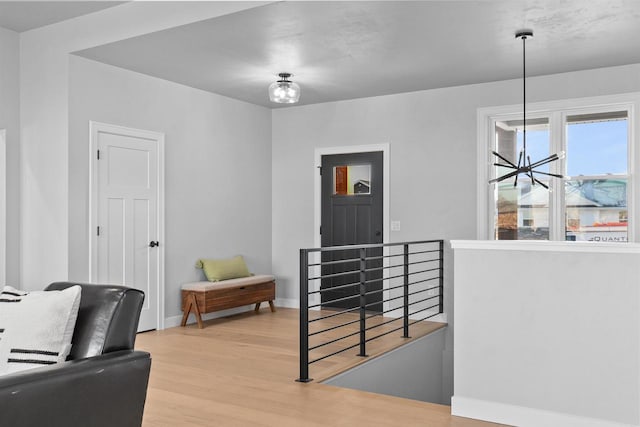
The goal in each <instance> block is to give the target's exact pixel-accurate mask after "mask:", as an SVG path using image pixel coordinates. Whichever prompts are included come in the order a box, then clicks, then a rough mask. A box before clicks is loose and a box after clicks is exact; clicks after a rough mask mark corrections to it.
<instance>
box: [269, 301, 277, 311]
mask: <svg viewBox="0 0 640 427" xmlns="http://www.w3.org/2000/svg"><path fill="white" fill-rule="evenodd" d="M269 308H270V309H271V312H272V313H275V312H276V307H275V306H274V305H273V300H270V301H269Z"/></svg>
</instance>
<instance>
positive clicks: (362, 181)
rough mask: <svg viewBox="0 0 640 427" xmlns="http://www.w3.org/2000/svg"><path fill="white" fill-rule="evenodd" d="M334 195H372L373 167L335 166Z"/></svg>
mask: <svg viewBox="0 0 640 427" xmlns="http://www.w3.org/2000/svg"><path fill="white" fill-rule="evenodd" d="M333 194H337V195H343V196H346V195H349V196H351V195H354V194H371V165H348V166H335V167H334V168H333Z"/></svg>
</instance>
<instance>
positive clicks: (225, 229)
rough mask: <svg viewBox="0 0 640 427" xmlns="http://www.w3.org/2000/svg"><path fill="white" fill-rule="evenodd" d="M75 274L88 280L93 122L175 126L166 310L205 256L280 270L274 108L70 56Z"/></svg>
mask: <svg viewBox="0 0 640 427" xmlns="http://www.w3.org/2000/svg"><path fill="white" fill-rule="evenodd" d="M69 76H70V82H69V84H70V86H69V122H70V123H69V136H70V140H69V278H70V279H71V280H87V279H88V265H89V259H88V253H87V249H88V245H89V241H88V215H89V213H88V194H89V181H88V177H89V137H88V135H89V127H88V126H89V121H90V120H94V121H100V122H105V123H111V124H116V125H122V126H128V127H133V128H139V129H147V130H152V131H158V132H163V133H165V182H166V188H165V205H166V210H165V223H166V229H165V230H166V234H165V236H166V242H164V247H165V261H166V266H165V293H166V294H165V295H166V301H165V315H166V317H171V316H176V315H178V314H179V313H180V305H179V289H180V285H181V284H182V283H184V282H189V281H194V280H202V278H203V276H202V273H201V271H200V270H196V269H195V268H194V263H195V261H196V260H197V259H198V258H201V257H212V258H213V257H229V256H233V255H236V254H242V255H244V256H245V258H246V260H247V263H248V265H249V268H250V270H251V271H254V272H258V273H267V274H268V273H270V272H271V162H270V158H271V112H270V110H269V109H266V108H263V107H258V106H255V105H251V104H247V103H244V102H240V101H235V100H232V99H229V98H226V97H222V96H219V95H214V94H211V93H208V92H204V91H201V90H196V89H192V88H189V87H186V86H183V85H179V84H176V83H171V82H168V81H164V80H161V79H156V78H152V77H148V76H145V75H142V74H138V73H134V72H131V71H127V70H123V69H120V68H116V67H112V66H108V65H105V64H101V63H98V62H94V61H89V60H86V59H83V58H79V57H75V56H70V70H69Z"/></svg>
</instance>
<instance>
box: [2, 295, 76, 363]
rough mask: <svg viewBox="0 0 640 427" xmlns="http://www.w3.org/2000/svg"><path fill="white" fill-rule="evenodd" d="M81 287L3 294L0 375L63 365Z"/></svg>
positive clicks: (74, 322) (69, 347) (69, 349)
mask: <svg viewBox="0 0 640 427" xmlns="http://www.w3.org/2000/svg"><path fill="white" fill-rule="evenodd" d="M80 290H81V288H80V286H72V287H70V288H67V289H64V290H62V291H35V292H25V291H21V290H18V289H14V288H12V287H11V286H5V287H4V289H3V290H2V292H1V293H0V375H3V374H9V373H12V372H17V371H21V370H24V369H31V368H36V367H39V366H46V365H51V364H54V363H58V362H63V361H64V360H65V359H66V358H67V356H68V355H69V352H70V351H71V338H72V337H73V329H74V327H75V324H76V318H77V317H78V307H79V306H80Z"/></svg>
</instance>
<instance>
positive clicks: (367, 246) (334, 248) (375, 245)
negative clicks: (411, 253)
mask: <svg viewBox="0 0 640 427" xmlns="http://www.w3.org/2000/svg"><path fill="white" fill-rule="evenodd" d="M440 242H443V240H442V239H439V240H420V241H414V242H402V243H369V244H364V245H344V246H325V247H323V248H307V249H303V250H304V251H306V252H327V251H341V250H347V249H370V248H380V247H391V246H404V245H424V244H427V243H440ZM438 251H439V250H437V251H433V252H438Z"/></svg>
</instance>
